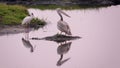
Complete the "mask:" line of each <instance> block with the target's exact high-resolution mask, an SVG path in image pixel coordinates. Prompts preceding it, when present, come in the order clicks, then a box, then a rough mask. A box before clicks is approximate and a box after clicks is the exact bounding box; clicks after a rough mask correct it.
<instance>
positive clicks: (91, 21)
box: [0, 6, 120, 68]
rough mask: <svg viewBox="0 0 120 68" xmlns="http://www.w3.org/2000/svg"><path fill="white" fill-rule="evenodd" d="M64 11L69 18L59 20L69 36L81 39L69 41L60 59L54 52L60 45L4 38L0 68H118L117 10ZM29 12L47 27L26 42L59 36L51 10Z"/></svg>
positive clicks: (18, 37) (119, 21) (119, 35)
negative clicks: (64, 22) (67, 30)
mask: <svg viewBox="0 0 120 68" xmlns="http://www.w3.org/2000/svg"><path fill="white" fill-rule="evenodd" d="M64 11H65V12H66V13H67V14H69V15H70V16H71V18H68V17H65V16H63V17H64V20H65V21H66V22H68V24H69V26H70V28H71V32H72V34H73V36H80V37H82V38H81V39H78V40H73V41H69V42H68V43H71V44H69V45H66V46H69V47H70V49H69V50H68V51H67V52H66V53H63V56H61V54H60V53H58V52H57V51H58V48H60V47H59V46H60V45H61V44H58V43H56V42H53V41H46V40H29V41H28V42H25V41H24V40H23V39H22V38H24V33H20V34H13V35H4V36H0V54H1V55H0V68H58V67H61V68H120V53H119V52H120V30H119V29H120V27H119V26H120V19H119V18H120V14H119V12H120V6H111V7H108V8H101V9H97V10H96V9H92V10H64ZM29 12H30V13H31V12H33V13H34V15H35V17H38V18H41V19H46V20H47V22H48V23H49V24H48V25H47V26H45V27H44V28H43V29H41V28H40V29H39V30H37V31H31V32H30V33H29V35H30V36H29V37H30V38H32V37H38V38H42V37H47V36H52V35H54V34H56V33H57V32H59V31H58V29H57V26H56V25H57V21H58V20H59V19H60V18H59V16H58V14H57V12H56V11H55V10H38V9H29ZM27 45H28V46H27ZM32 48H33V51H31V49H32ZM61 48H62V47H61ZM61 57H62V59H61ZM62 61H64V63H63V64H62ZM60 63H61V64H60Z"/></svg>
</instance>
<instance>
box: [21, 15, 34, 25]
mask: <svg viewBox="0 0 120 68" xmlns="http://www.w3.org/2000/svg"><path fill="white" fill-rule="evenodd" d="M32 19H33V18H32V17H30V16H27V17H25V18H24V19H23V21H22V25H24V24H29V23H30V22H31V20H32Z"/></svg>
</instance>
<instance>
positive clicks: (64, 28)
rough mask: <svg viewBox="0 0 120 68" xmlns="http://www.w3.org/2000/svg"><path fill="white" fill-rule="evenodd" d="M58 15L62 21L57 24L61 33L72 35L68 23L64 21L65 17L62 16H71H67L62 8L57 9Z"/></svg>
mask: <svg viewBox="0 0 120 68" xmlns="http://www.w3.org/2000/svg"><path fill="white" fill-rule="evenodd" d="M57 13H58V15H59V16H60V20H59V21H58V22H57V28H58V29H59V30H60V31H61V33H62V32H64V33H65V34H68V35H72V33H71V30H70V27H69V25H68V23H67V22H65V21H63V17H62V15H61V14H63V15H65V16H67V17H70V16H69V15H68V14H66V13H65V12H63V11H62V10H61V9H60V8H57Z"/></svg>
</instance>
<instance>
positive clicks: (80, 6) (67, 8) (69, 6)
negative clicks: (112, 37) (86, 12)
mask: <svg viewBox="0 0 120 68" xmlns="http://www.w3.org/2000/svg"><path fill="white" fill-rule="evenodd" d="M27 7H32V8H38V9H41V10H45V9H50V10H52V9H53V10H54V9H56V8H62V9H64V10H74V9H96V8H100V7H108V6H107V5H91V6H89V5H68V6H67V5H66V6H60V5H34V6H27Z"/></svg>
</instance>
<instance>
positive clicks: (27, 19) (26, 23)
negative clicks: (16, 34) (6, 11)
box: [22, 8, 72, 35]
mask: <svg viewBox="0 0 120 68" xmlns="http://www.w3.org/2000/svg"><path fill="white" fill-rule="evenodd" d="M57 13H58V15H59V16H60V20H59V21H58V22H57V28H58V30H60V31H61V33H60V34H62V32H64V33H65V34H67V35H72V33H71V30H70V27H69V25H68V23H67V22H65V21H64V20H63V16H62V14H63V15H65V16H67V17H70V16H69V15H68V14H66V13H65V12H63V11H62V10H61V9H60V8H57ZM33 18H34V14H33V13H31V14H30V15H29V16H26V17H25V18H24V19H23V21H22V25H24V26H25V27H29V24H30V22H31V21H32V19H33Z"/></svg>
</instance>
